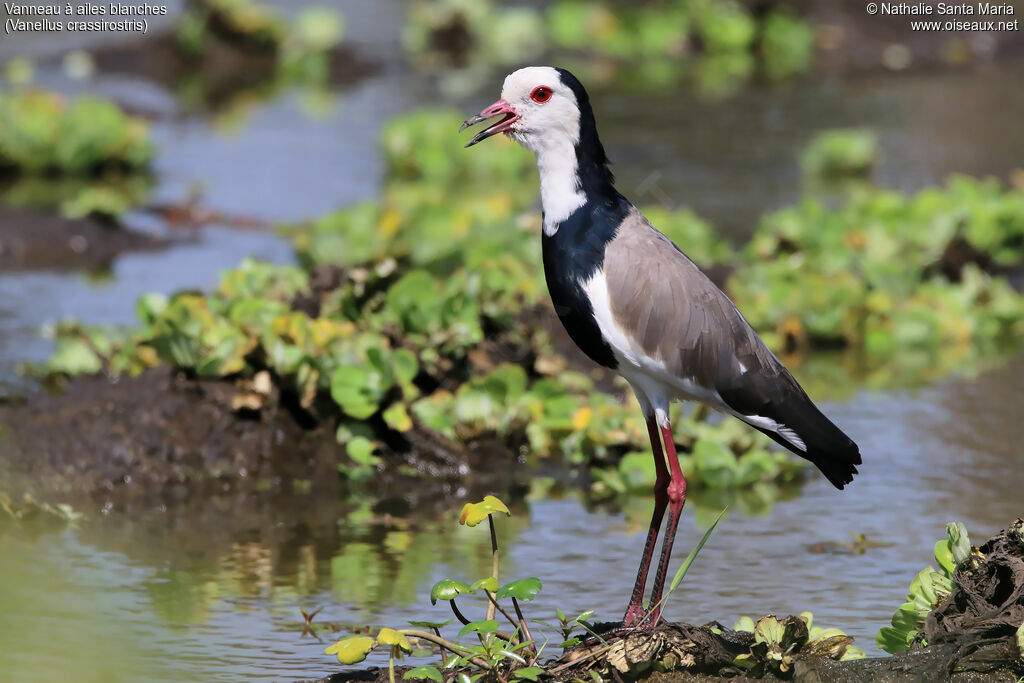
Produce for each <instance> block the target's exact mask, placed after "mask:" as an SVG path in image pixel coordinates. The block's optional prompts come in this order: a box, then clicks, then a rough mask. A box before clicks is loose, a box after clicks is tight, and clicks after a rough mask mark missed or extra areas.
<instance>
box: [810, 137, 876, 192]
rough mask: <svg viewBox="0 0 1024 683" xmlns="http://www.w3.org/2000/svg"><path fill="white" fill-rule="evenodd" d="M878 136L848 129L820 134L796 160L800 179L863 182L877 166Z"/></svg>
mask: <svg viewBox="0 0 1024 683" xmlns="http://www.w3.org/2000/svg"><path fill="white" fill-rule="evenodd" d="M879 157H880V152H879V149H878V135H877V134H876V133H874V132H873V131H871V130H866V129H861V128H851V129H843V130H829V131H825V132H824V133H820V134H818V135H816V136H815V137H814V138H812V139H811V141H810V142H809V143H807V147H806V148H805V149H804V151H803V154H802V155H801V156H800V166H801V168H802V169H803V173H804V176H805V177H806V178H809V179H811V180H824V181H828V180H835V179H842V178H866V177H868V176H869V175H870V174H871V172H872V171H873V170H874V168H875V166H876V165H877V164H878V160H879Z"/></svg>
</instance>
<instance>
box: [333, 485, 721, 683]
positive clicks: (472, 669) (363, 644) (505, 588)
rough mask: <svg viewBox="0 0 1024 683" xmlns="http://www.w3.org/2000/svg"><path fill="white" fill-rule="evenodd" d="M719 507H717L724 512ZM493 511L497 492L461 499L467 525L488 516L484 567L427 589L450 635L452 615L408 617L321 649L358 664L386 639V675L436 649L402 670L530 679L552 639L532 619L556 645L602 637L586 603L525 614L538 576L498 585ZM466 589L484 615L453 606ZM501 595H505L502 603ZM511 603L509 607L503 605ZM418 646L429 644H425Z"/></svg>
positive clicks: (679, 575)
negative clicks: (443, 608) (444, 606)
mask: <svg viewBox="0 0 1024 683" xmlns="http://www.w3.org/2000/svg"><path fill="white" fill-rule="evenodd" d="M724 512H725V511H724V510H723V511H722V514H724ZM497 514H503V515H506V516H508V515H511V512H510V511H509V509H508V507H507V506H506V505H505V503H503V502H502V501H501V500H500V499H498V498H496V497H495V496H485V497H484V499H483V500H482V501H479V502H476V503H466V504H465V505H464V506H463V508H462V511H461V514H460V516H459V523H460V524H462V525H465V526H469V527H474V526H477V525H478V524H481V523H482V522H483V521H484V520H487V523H488V529H489V531H490V540H491V554H492V564H491V571H490V573H489V574H488V575H487V576H485V577H483V578H480V579H478V580H476V581H474V582H473V583H472V584H469V583H465V582H462V581H457V580H455V579H450V578H445V579H441V580H440V581H438V582H437V583H435V584H434V586H433V587H432V588H431V591H430V604H431V605H436V604H437V603H438V602H439V601H440V602H446V603H448V605H449V608H450V609H451V611H452V615H453V616H454V617H455V619H456V620H457V621H458V622H459V623H460V624H462V628H461V629H460V630H459V632H458V635H457V636H456V637H455V639H449V638H447V637H445V636H442V634H441V629H442V628H444V627H445V626H447V625H449V624H450V623H451V620H450V619H449V620H448V621H443V622H438V621H421V620H413V621H410V622H409V624H410V625H411V626H412V627H413V628H401V629H392V628H388V627H385V628H382V629H381V630H380V632H379V633H378V635H377V637H376V638H372V637H369V636H361V635H352V636H345V637H343V638H341V639H340V640H338V641H337V642H336V643H334V644H333V645H331V646H329V647H328V648H327V649H326V650H325V651H324V653H325V654H333V655H336V656H337V658H338V661H339V662H340V663H341V664H357V663H359V662H361V661H363V660H364V659H366V657H367V656H368V655H369V654H370V652H371V651H373V650H374V649H375V648H379V647H381V646H384V649H387V650H388V653H389V657H388V661H389V679H390V680H391V681H395V680H396V673H395V661H396V659H399V658H401V657H403V656H405V655H408V654H412V655H413V656H422V657H428V656H432V655H433V654H435V653H439V654H440V661H439V663H438V664H437V665H431V664H427V665H423V666H419V667H416V668H413V669H410V670H408V671H406V672H405V673H404V675H403V678H404V679H410V680H434V681H444V680H446V674H447V678H448V679H450V677H451V676H453V675H458V676H459V677H460V679H461V678H463V677H464V678H469V679H470V680H475V679H476V678H478V677H480V676H481V675H487V676H489V677H490V678H491V679H494V680H501V681H523V680H529V681H536V680H538V679H539V677H541V676H544V675H545V674H546V673H547V672H546V664H545V663H544V662H542V660H541V656H542V655H543V653H544V651H545V650H546V649H547V647H548V645H549V643H550V642H551V638H550V637H548V636H545V637H544V641H543V643H541V642H540V641H539V639H538V638H536V637H535V636H534V635H533V632H532V631H531V626H530V624H531V623H532V624H534V628H536V627H541V628H543V629H544V632H549V633H550V634H551V636H553V637H554V639H555V640H556V641H558V642H559V644H558V645H556V647H559V648H571V647H574V646H576V645H578V644H580V642H581V640H582V638H583V637H585V636H591V637H593V638H595V639H596V640H597V641H599V642H601V643H604V639H603V638H602V637H601V635H600V634H599V633H597V632H595V630H594V624H593V623H591V621H590V620H591V618H592V616H593V614H594V613H593V611H592V610H588V611H585V612H582V613H580V614H578V615H576V616H574V617H569V616H567V615H566V614H565V613H564V612H563V611H562V610H560V609H558V610H556V613H555V619H556V620H557V624H555V623H552V622H551V621H549V620H544V619H531V620H527V618H526V616H525V615H524V613H523V609H522V606H521V604H520V603H523V602H529V601H531V600H533V599H534V598H535V597H536V596H537V595H538V594H539V593H540V591H541V590H542V588H543V586H542V584H541V581H540V579H538V578H536V577H527V578H522V579H517V580H514V581H510V582H507V583H505V584H504V585H500V584H499V580H498V575H499V568H500V562H499V546H498V536H497V532H496V528H495V523H494V516H495V515H497ZM722 514H719V516H718V519H716V520H715V522H714V523H712V524H711V526H710V527H709V528H708V529H707V530H706V531H705V532H704V535H703V536H702V537H701V539H700V541H699V542H698V543H697V545H696V546H694V548H693V549H692V550H691V551H690V553H689V555H688V556H687V557H686V559H685V560H684V561H683V563H682V564H681V565H680V567H679V569H678V570H677V571H676V573H675V575H674V576H673V578H672V581H671V583H670V585H669V587H668V590H667V592H666V594H665V596H664V597H663V598H662V602H664V601H666V600H668V598H669V597H670V596H671V595H672V593H673V592H674V591H675V590H676V589H677V588H678V587H679V585H680V583H681V582H682V581H683V579H684V578H685V576H686V573H687V571H688V570H689V568H690V567H691V566H692V565H693V562H694V560H695V559H696V558H697V556H698V555H699V553H700V551H701V549H702V548H703V547H704V545H705V544H706V543H707V541H708V539H709V538H710V537H711V534H712V532H713V531H714V529H715V526H716V525H717V523H718V521H719V520H720V519H721V517H722ZM470 595H482V596H483V597H484V599H485V600H486V603H487V606H486V608H485V613H484V615H483V618H482V619H479V620H475V621H474V620H471V619H470V617H467V616H466V614H465V613H464V612H463V611H462V609H461V608H460V607H459V606H458V604H457V602H456V601H457V600H458V599H459V598H460V597H465V596H470ZM503 601H507V602H505V603H504V604H503ZM509 603H510V604H511V609H509V608H508V607H507V605H508V604H509ZM498 618H503V619H504V620H505V621H507V622H508V624H509V626H510V627H511V629H512V630H511V631H504V630H502V624H501V623H500V622H499V621H498ZM577 628H580V629H582V632H581V633H580V634H579V635H574V630H575V629H577ZM466 636H471V637H475V639H476V642H470V643H467V642H464V641H462V640H460V639H462V638H465V637H466ZM424 645H426V646H429V647H430V648H431V649H424V648H423V646H424ZM442 672H444V673H442Z"/></svg>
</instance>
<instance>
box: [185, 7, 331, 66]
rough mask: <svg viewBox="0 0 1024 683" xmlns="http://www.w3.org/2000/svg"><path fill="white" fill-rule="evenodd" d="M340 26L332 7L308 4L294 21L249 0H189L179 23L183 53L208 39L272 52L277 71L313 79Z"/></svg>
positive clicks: (201, 46)
mask: <svg viewBox="0 0 1024 683" xmlns="http://www.w3.org/2000/svg"><path fill="white" fill-rule="evenodd" d="M344 30H345V24H344V21H343V19H342V17H341V16H340V15H339V14H338V13H337V12H335V11H333V10H331V9H328V8H324V7H307V8H304V9H303V10H302V11H300V12H299V13H298V14H297V15H296V17H295V18H294V19H286V18H284V17H282V16H280V15H279V14H278V13H277V12H276V11H275V10H273V9H271V8H270V7H267V6H265V5H261V4H259V3H257V2H253V1H252V0H190V1H189V3H188V5H187V8H186V12H185V14H184V15H183V17H182V19H181V20H180V22H179V24H178V30H177V40H178V45H179V47H180V48H181V50H182V51H183V52H185V53H186V54H189V55H194V56H198V55H199V54H200V53H202V51H203V49H204V48H205V47H206V46H207V43H208V41H209V40H210V39H211V38H214V37H216V38H218V39H220V40H222V41H225V42H227V43H229V44H232V45H235V46H236V47H237V48H238V49H239V50H243V51H253V52H264V53H268V54H272V55H275V56H276V57H277V59H278V62H279V66H280V68H281V69H282V70H284V71H286V72H288V73H290V74H292V75H299V74H306V75H312V76H316V77H321V78H322V77H324V76H325V75H326V68H327V61H326V54H327V52H328V51H329V50H331V49H333V48H335V47H336V46H337V45H338V43H339V42H340V41H341V38H342V35H343V34H344Z"/></svg>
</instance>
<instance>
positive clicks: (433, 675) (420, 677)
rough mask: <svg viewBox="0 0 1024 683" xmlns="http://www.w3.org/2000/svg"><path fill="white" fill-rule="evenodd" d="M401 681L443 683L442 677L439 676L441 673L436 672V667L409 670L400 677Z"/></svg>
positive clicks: (419, 667)
mask: <svg viewBox="0 0 1024 683" xmlns="http://www.w3.org/2000/svg"><path fill="white" fill-rule="evenodd" d="M402 679H403V680H407V681H408V680H417V681H426V680H430V681H437V683H444V677H443V676H441V672H440V671H438V670H437V667H436V666H418V667H416V668H415V669H409V670H408V671H406V672H405V675H403V676H402Z"/></svg>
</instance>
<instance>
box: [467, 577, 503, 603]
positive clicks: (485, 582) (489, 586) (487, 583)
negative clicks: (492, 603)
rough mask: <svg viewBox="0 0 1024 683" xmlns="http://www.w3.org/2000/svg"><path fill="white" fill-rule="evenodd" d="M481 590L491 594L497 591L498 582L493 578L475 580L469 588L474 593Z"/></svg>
mask: <svg viewBox="0 0 1024 683" xmlns="http://www.w3.org/2000/svg"><path fill="white" fill-rule="evenodd" d="M481 588H483V589H484V590H486V591H490V592H491V593H493V592H494V591H496V590H498V580H497V579H496V578H494V577H493V576H488V577H487V578H486V579H477V580H476V581H474V582H473V585H472V586H470V587H469V590H470V591H472V592H474V593H475V592H476V591H478V590H480V589H481ZM498 597H499V598H500V597H501V596H500V595H499V596H498Z"/></svg>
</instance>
